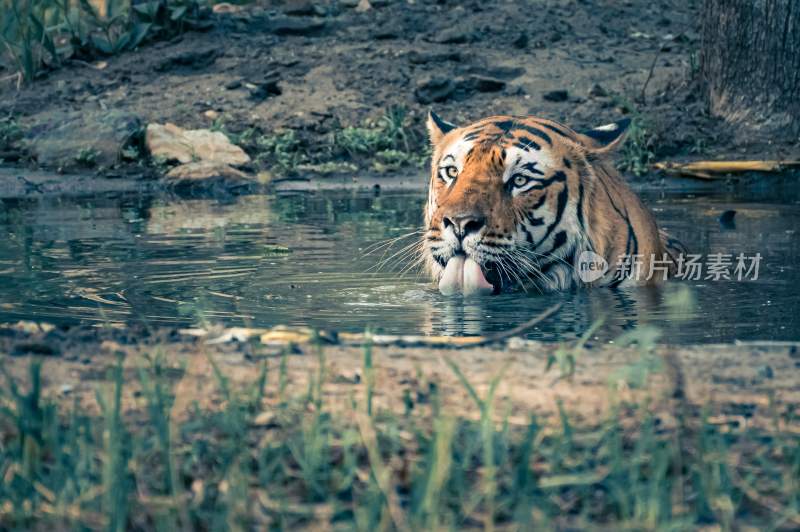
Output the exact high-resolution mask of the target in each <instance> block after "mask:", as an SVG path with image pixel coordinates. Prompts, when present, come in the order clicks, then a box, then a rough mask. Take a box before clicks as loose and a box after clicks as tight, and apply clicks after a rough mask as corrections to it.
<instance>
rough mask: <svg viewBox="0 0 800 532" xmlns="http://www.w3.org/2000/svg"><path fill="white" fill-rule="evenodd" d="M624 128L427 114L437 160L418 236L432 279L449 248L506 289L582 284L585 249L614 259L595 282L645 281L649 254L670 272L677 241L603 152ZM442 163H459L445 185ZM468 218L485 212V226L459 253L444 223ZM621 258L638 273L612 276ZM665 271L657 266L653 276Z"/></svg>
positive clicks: (618, 141)
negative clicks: (465, 120) (459, 121)
mask: <svg viewBox="0 0 800 532" xmlns="http://www.w3.org/2000/svg"><path fill="white" fill-rule="evenodd" d="M626 127H627V121H625V122H621V123H617V124H612V125H610V126H605V127H603V128H598V129H596V130H592V131H590V132H588V133H587V134H582V133H577V132H575V131H573V130H572V129H570V128H568V127H566V126H563V125H561V124H558V123H556V122H553V121H550V120H544V119H540V118H536V117H512V116H493V117H489V118H485V119H483V120H480V121H479V122H476V123H474V124H471V125H468V126H465V127H455V126H452V125H450V124H448V123H447V122H444V121H443V120H441V119H440V118H439V117H437V116H436V115H434V114H431V117H430V119H429V121H428V129H429V132H430V136H431V142H432V144H433V156H432V161H431V163H432V164H431V180H430V184H429V194H428V201H427V204H426V208H425V228H426V232H425V234H424V236H423V239H424V253H425V257H426V264H427V270H428V272H429V273H430V276H431V277H432V279H433V280H438V279H439V278H440V276H441V274H442V271H443V268H444V266H445V264H446V263H447V260H448V259H449V257H451V256H452V255H453V254H455V253H466V254H467V255H469V256H471V257H472V258H473V259H475V260H476V261H477V262H478V263H480V264H481V265H482V266H484V267H486V268H487V271H490V270H492V271H493V275H494V277H495V280H498V279H499V281H500V284H501V286H502V288H503V289H508V288H522V289H525V290H527V289H528V287H533V288H536V289H538V290H560V289H566V288H570V287H573V286H577V285H581V284H584V283H583V282H582V281H581V280H580V278H579V277H578V275H577V272H576V271H575V269H574V267H573V264H574V261H575V258H576V257H577V256H579V255H580V253H581V252H583V251H585V250H591V251H594V252H595V253H597V254H599V255H600V256H602V257H604V258H605V260H606V261H607V262H608V264H609V265H610V269H609V272H608V273H607V274H606V275H605V276H604V277H602V278H601V279H599V280H597V281H594V282H593V283H592V284H593V285H607V286H618V285H620V284H630V283H632V282H633V283H644V282H646V281H645V277H647V275H648V273H649V268H650V262H651V257H657V258H661V257H664V258H666V259H667V261H668V263H669V270H670V272H671V271H672V270H673V269H674V257H675V256H676V254H677V253H679V252H680V246H679V244H677V243H676V242H674V241H672V239H670V238H669V237H668V236H667V235H666V234H665V233H663V232H661V231H659V228H658V225H657V224H656V221H655V218H654V216H653V214H652V213H651V212H650V211H649V210H648V209H647V207H645V206H644V205H643V204H642V202H641V200H640V199H639V198H638V196H637V195H636V194H635V193H634V192H633V191H632V190H631V189H630V187H629V186H628V185H627V184H626V183H625V181H624V180H623V179H622V177H621V176H620V175H619V173H618V172H617V170H616V169H615V168H614V166H613V164H612V163H611V161H610V158H609V154H610V153H611V152H612V151H613V150H614V149H616V148H617V147H618V146H619V145H620V144H621V143H622V141H623V139H624V129H625V128H626ZM443 160H444V163H443ZM442 164H453V165H455V166H457V167H458V175H457V177H456V178H455V179H454V180H453V181H452V182H451V183H447V182H446V180H444V179H442V178H441V177H440V173H439V169H440V166H441V165H442ZM518 173H521V174H522V175H523V176H524V178H526V179H528V182H527V183H528V184H526V185H523V187H525V188H526V189H525V190H520V189H519V188H514V187H513V186H510V185H509V183H510V181H509V180H513V176H512V175H510V174H514V175H516V174H518ZM530 183H533V184H532V185H530V186H529V184H530ZM528 187H529V188H528ZM468 215H475V216H480V217H482V219H485V220H486V222H485V223H486V225H485V226H484V227H483V228H482V229H481V230H480V232H478V233H477V234H474V235H471V236H467V237H465V238H464V241H463V244H462V246H463V248H462V249H459V245H458V241H457V240H455V236H454V235H450V234H448V232H447V230H446V229H445V228H444V226H443V220H444V217H445V216H447V217H451V218H452V217H457V216H468ZM621 255H626V256H631V255H641V256H642V260H641V263H640V264H641V270H640V272H641V273H640V275H639V276H638V277H635V279H633V280H624V281H620V280H617V279H615V274H616V271H615V266H616V265H617V263H618V261H619V257H620V256H621ZM661 277H662V275H661V274H660V273H658V272H657V273H656V274H655V275H654V279H651V281H650V282H657V281H658V280H660V279H661Z"/></svg>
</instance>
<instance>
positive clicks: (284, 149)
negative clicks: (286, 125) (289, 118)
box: [255, 130, 306, 174]
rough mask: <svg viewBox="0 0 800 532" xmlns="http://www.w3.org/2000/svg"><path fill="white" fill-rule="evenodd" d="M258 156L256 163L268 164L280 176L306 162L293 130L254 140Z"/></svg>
mask: <svg viewBox="0 0 800 532" xmlns="http://www.w3.org/2000/svg"><path fill="white" fill-rule="evenodd" d="M255 143H256V148H257V150H258V155H257V156H256V163H258V164H261V165H266V164H270V165H271V167H272V169H274V170H276V171H277V172H278V173H280V174H287V173H291V172H293V171H294V170H295V169H296V168H297V165H299V164H301V163H302V162H304V161H305V160H306V156H305V154H304V153H303V152H302V151H301V144H300V140H299V139H298V138H297V134H296V133H295V132H294V131H293V130H288V131H285V132H283V133H278V134H275V135H264V136H261V137H259V138H257V139H256V141H255Z"/></svg>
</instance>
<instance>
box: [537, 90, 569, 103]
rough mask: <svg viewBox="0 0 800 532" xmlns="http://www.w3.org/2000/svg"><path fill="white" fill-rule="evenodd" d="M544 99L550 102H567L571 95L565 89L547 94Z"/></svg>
mask: <svg viewBox="0 0 800 532" xmlns="http://www.w3.org/2000/svg"><path fill="white" fill-rule="evenodd" d="M542 98H544V99H545V100H547V101H548V102H566V101H567V99H568V98H569V93H568V92H567V91H566V90H564V89H559V90H554V91H548V92H545V93H544V94H543V95H542Z"/></svg>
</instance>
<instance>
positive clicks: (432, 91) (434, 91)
mask: <svg viewBox="0 0 800 532" xmlns="http://www.w3.org/2000/svg"><path fill="white" fill-rule="evenodd" d="M455 90H456V84H455V83H454V82H453V80H452V79H449V78H439V77H434V78H427V79H423V80H421V81H420V82H419V83H417V88H416V89H415V90H414V95H415V96H416V97H417V101H418V102H419V103H422V104H429V103H433V102H443V101H445V100H447V99H448V98H449V97H450V96H452V95H453V92H454V91H455Z"/></svg>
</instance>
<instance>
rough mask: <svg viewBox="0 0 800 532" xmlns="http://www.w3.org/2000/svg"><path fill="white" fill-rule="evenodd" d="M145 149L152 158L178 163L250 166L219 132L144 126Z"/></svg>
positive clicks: (246, 158)
mask: <svg viewBox="0 0 800 532" xmlns="http://www.w3.org/2000/svg"><path fill="white" fill-rule="evenodd" d="M145 146H146V147H147V149H148V151H149V152H150V155H152V156H153V157H160V158H163V159H166V160H168V161H178V162H181V163H190V162H192V161H211V162H215V163H221V164H229V165H234V166H238V165H242V164H247V163H249V162H250V157H248V155H247V154H246V153H245V152H244V150H242V149H241V148H240V147H239V146H236V145H234V144H232V143H231V141H230V140H228V137H226V136H225V134H224V133H222V132H220V131H209V130H208V129H183V128H181V127H178V126H176V125H175V124H169V123H167V124H166V125H161V124H148V125H147V132H146V133H145Z"/></svg>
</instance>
